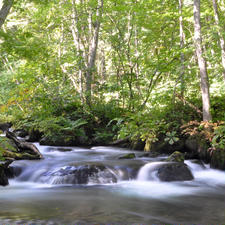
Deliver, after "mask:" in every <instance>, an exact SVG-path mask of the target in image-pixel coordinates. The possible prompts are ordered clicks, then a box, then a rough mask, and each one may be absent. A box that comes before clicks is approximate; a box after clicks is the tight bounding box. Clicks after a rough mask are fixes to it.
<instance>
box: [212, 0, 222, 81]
mask: <svg viewBox="0 0 225 225" xmlns="http://www.w3.org/2000/svg"><path fill="white" fill-rule="evenodd" d="M212 3H213V9H214V18H215V22H216V25H217V26H218V35H219V39H220V48H221V58H222V66H223V78H224V82H225V41H224V38H223V35H222V31H221V26H220V18H219V11H218V6H217V0H212Z"/></svg>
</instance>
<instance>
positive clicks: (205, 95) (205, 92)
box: [194, 0, 212, 121]
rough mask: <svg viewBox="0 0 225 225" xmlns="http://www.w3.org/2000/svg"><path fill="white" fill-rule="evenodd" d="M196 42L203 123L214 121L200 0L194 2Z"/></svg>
mask: <svg viewBox="0 0 225 225" xmlns="http://www.w3.org/2000/svg"><path fill="white" fill-rule="evenodd" d="M194 42H195V49H196V54H197V58H198V66H199V71H200V77H201V92H202V111H203V121H209V120H211V119H212V116H211V113H210V94H209V82H208V73H207V67H206V61H205V59H204V57H203V49H202V37H201V24H200V0H194Z"/></svg>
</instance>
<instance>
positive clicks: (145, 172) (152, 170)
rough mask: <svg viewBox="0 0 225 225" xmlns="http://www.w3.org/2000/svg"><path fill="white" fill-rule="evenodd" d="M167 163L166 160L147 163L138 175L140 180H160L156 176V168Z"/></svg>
mask: <svg viewBox="0 0 225 225" xmlns="http://www.w3.org/2000/svg"><path fill="white" fill-rule="evenodd" d="M162 164H166V162H150V163H147V164H145V165H144V166H143V167H142V168H141V169H140V171H139V172H138V175H137V180H138V181H148V180H159V179H158V178H157V176H156V172H157V171H156V170H157V168H159V166H160V165H162Z"/></svg>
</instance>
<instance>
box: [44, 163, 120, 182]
mask: <svg viewBox="0 0 225 225" xmlns="http://www.w3.org/2000/svg"><path fill="white" fill-rule="evenodd" d="M45 176H46V177H48V178H49V179H50V180H51V183H53V184H88V183H93V184H102V183H103V184H104V183H115V182H117V178H116V176H115V174H114V173H113V171H111V170H110V169H108V168H107V167H106V166H104V165H102V164H96V165H93V164H90V165H80V166H65V167H62V168H60V169H58V170H56V171H53V172H48V173H46V174H45Z"/></svg>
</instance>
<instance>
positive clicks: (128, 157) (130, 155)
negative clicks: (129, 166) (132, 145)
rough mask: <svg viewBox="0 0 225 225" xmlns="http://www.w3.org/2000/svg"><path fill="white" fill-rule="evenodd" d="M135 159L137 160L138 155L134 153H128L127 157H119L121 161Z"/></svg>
mask: <svg viewBox="0 0 225 225" xmlns="http://www.w3.org/2000/svg"><path fill="white" fill-rule="evenodd" d="M134 158H136V155H135V154H134V153H128V154H126V155H123V156H121V157H119V159H134Z"/></svg>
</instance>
